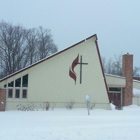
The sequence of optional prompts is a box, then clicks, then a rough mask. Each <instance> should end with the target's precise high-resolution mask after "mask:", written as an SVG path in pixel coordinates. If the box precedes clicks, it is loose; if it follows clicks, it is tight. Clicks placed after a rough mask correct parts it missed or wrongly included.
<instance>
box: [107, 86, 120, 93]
mask: <svg viewBox="0 0 140 140" xmlns="http://www.w3.org/2000/svg"><path fill="white" fill-rule="evenodd" d="M109 91H111V92H113V91H115V92H121V88H118V87H109Z"/></svg>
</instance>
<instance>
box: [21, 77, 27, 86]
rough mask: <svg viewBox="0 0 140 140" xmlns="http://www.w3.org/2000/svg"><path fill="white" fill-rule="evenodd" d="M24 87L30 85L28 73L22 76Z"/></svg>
mask: <svg viewBox="0 0 140 140" xmlns="http://www.w3.org/2000/svg"><path fill="white" fill-rule="evenodd" d="M22 87H28V74H27V75H24V76H23V77H22Z"/></svg>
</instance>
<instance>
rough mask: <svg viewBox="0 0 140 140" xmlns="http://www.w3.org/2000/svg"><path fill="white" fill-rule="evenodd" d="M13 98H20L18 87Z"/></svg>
mask: <svg viewBox="0 0 140 140" xmlns="http://www.w3.org/2000/svg"><path fill="white" fill-rule="evenodd" d="M15 98H20V89H16V91H15Z"/></svg>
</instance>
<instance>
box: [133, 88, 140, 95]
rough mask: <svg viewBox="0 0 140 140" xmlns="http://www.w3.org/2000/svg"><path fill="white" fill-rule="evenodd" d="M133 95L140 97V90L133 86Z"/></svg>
mask: <svg viewBox="0 0 140 140" xmlns="http://www.w3.org/2000/svg"><path fill="white" fill-rule="evenodd" d="M133 96H134V97H140V90H139V89H136V88H133Z"/></svg>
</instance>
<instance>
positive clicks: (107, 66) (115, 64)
mask: <svg viewBox="0 0 140 140" xmlns="http://www.w3.org/2000/svg"><path fill="white" fill-rule="evenodd" d="M101 60H102V66H103V70H104V72H105V73H107V74H112V75H118V76H122V55H118V56H116V55H114V59H112V58H110V59H109V60H108V61H106V59H105V57H101ZM133 77H140V67H137V66H135V67H134V68H133Z"/></svg>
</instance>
